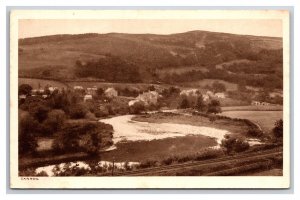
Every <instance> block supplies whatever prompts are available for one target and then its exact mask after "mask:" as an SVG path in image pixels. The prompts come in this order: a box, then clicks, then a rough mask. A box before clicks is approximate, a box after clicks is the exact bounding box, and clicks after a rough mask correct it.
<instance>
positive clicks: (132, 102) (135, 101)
mask: <svg viewBox="0 0 300 200" xmlns="http://www.w3.org/2000/svg"><path fill="white" fill-rule="evenodd" d="M139 101H140V100H138V99H134V100H131V101H129V102H128V106H133V105H134V104H135V103H137V102H139Z"/></svg>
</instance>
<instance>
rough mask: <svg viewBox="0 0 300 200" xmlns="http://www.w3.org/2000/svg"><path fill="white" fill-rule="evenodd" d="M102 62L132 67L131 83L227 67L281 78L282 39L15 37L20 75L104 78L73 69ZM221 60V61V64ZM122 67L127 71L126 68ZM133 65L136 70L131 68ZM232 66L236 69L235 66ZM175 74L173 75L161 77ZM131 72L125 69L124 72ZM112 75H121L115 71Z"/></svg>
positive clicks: (187, 35) (208, 75) (212, 73)
mask: <svg viewBox="0 0 300 200" xmlns="http://www.w3.org/2000/svg"><path fill="white" fill-rule="evenodd" d="M278 55H279V56H278ZM114 58H117V59H118V62H114V63H110V62H111V61H113V60H114ZM99 60H100V61H99ZM235 60H246V62H241V63H240V62H234V61H235ZM76 61H80V62H76ZM78 63H80V65H78ZM103 63H106V64H105V67H106V68H110V67H111V66H115V65H117V64H120V63H123V64H124V67H120V71H125V72H124V73H127V72H126V71H129V72H128V73H133V75H134V76H135V75H136V73H137V72H138V73H140V77H141V78H138V79H136V80H135V82H136V81H137V80H139V81H142V82H153V81H160V82H161V81H164V80H165V79H167V82H169V83H172V79H177V78H178V77H176V76H178V75H181V76H183V77H186V76H188V77H189V75H190V74H189V73H192V74H196V76H195V75H194V76H195V77H193V79H195V80H198V79H201V78H217V79H224V77H227V76H228V74H227V73H228V72H229V73H230V74H231V76H233V75H232V74H234V73H233V72H237V73H238V74H247V75H249V76H250V77H254V78H250V80H249V81H248V82H249V83H252V82H253V79H264V78H265V76H268V77H271V79H272V80H274V77H273V78H272V76H276V78H278V79H280V77H281V76H282V39H281V38H275V37H259V36H247V35H235V34H227V33H216V32H207V31H190V32H186V33H178V34H170V35H155V34H123V33H108V34H96V33H89V34H79V35H53V36H43V37H35V38H25V39H20V40H19V76H21V77H35V78H55V79H63V80H65V79H77V78H88V77H92V78H99V79H102V80H103V79H104V80H105V76H106V74H104V75H103V74H102V76H101V77H98V76H96V75H94V74H93V73H84V72H82V68H80V69H79V71H80V70H81V71H80V72H79V73H78V68H79V66H81V67H82V66H89V67H92V68H93V69H94V70H97V69H99V68H101V67H102V68H104V67H103ZM222 63H226V64H224V65H222ZM228 63H232V64H228ZM216 65H218V66H220V65H221V66H222V67H221V68H222V69H216V67H215V66H216ZM239 65H241V67H239ZM118 67H119V65H118V66H117V67H114V68H113V69H114V70H118V69H119V68H118ZM127 68H130V70H125V69H127ZM133 68H135V69H136V71H133V70H132V69H133ZM237 68H238V69H239V68H241V69H239V70H236V69H237ZM174 69H175V70H174ZM176 69H180V70H176ZM253 69H254V70H253ZM256 69H259V70H256ZM215 70H218V73H217V74H220V73H223V75H222V76H224V77H223V78H222V77H220V76H216V77H213V76H215V75H216V72H215ZM103 71H104V72H105V73H110V71H109V70H103V69H102V71H101V72H103ZM168 71H170V73H168ZM174 71H175V72H176V73H174ZM177 71H179V73H177ZM220 71H221V72H220ZM256 71H257V73H256ZM166 72H167V73H166ZM195 72H196V73H195ZM224 73H225V74H224ZM96 74H101V73H96ZM174 74H175V77H173V78H172V77H171V78H170V77H166V76H170V75H174ZM197 74H198V75H197ZM133 75H131V74H129V75H128V77H133ZM203 76H205V77H203ZM116 77H120V76H118V75H116ZM183 79H185V78H183ZM228 79H230V80H231V81H232V80H236V79H238V78H237V77H234V78H232V77H230V76H228ZM281 79H282V78H281ZM180 80H181V79H180ZM195 80H193V81H195ZM109 81H116V82H122V81H128V79H122V80H118V78H115V76H114V75H112V76H111V77H110V79H109ZM181 81H183V82H184V80H181ZM246 81H247V80H246ZM129 82H130V80H129ZM279 82H280V81H279ZM257 84H260V83H257ZM277 87H280V86H277Z"/></svg>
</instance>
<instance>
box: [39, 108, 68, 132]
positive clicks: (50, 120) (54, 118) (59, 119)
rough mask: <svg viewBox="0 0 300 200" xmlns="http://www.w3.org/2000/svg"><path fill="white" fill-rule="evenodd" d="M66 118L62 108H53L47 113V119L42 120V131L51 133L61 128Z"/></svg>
mask: <svg viewBox="0 0 300 200" xmlns="http://www.w3.org/2000/svg"><path fill="white" fill-rule="evenodd" d="M65 120H66V114H65V112H64V111H63V110H59V109H55V110H51V111H50V112H49V113H48V117H47V119H46V120H45V121H44V123H43V125H44V129H45V130H44V132H46V133H47V134H48V135H53V134H54V133H56V132H57V131H59V130H60V129H61V127H62V126H63V124H64V122H65Z"/></svg>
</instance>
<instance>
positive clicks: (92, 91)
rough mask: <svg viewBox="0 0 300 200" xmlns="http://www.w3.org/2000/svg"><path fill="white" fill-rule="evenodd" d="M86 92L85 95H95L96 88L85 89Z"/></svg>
mask: <svg viewBox="0 0 300 200" xmlns="http://www.w3.org/2000/svg"><path fill="white" fill-rule="evenodd" d="M86 90H87V94H90V95H95V94H96V92H97V87H96V86H94V87H92V88H87V89H86Z"/></svg>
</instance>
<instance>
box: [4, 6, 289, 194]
mask: <svg viewBox="0 0 300 200" xmlns="http://www.w3.org/2000/svg"><path fill="white" fill-rule="evenodd" d="M10 30H11V32H10V95H11V96H10V116H11V119H10V120H11V121H10V176H11V177H10V184H11V187H12V188H149V189H151V188H288V187H289V184H290V182H289V181H290V177H289V176H290V160H289V157H290V127H289V126H290V121H289V119H290V107H289V106H290V104H289V101H290V94H289V91H290V87H289V76H290V74H289V71H290V70H289V69H290V63H289V56H290V55H289V52H290V50H289V48H290V47H289V42H290V41H289V34H290V30H289V12H288V11H285V10H183V11H181V10H153V11H151V10H129V11H128V10H127V11H125V10H123V11H122V10H111V11H109V10H105V11H104V10H102V11H101V10H98V11H88V10H86V11H83V10H74V11H72V10H68V11H67V10H60V11H58V10H56V11H46V10H34V11H33V10H32V11H30V10H25V11H24V10H23V11H18V10H14V11H12V12H11V19H10Z"/></svg>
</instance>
